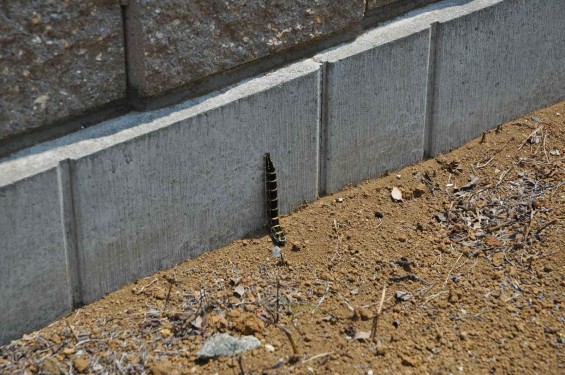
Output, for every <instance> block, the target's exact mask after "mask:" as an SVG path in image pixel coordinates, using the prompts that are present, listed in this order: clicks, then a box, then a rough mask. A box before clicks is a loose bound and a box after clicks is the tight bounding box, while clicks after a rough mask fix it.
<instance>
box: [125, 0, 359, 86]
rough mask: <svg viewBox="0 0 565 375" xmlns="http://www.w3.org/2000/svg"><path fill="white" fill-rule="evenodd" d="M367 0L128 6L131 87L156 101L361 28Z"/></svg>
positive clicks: (204, 0) (148, 0) (174, 1)
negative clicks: (258, 61)
mask: <svg viewBox="0 0 565 375" xmlns="http://www.w3.org/2000/svg"><path fill="white" fill-rule="evenodd" d="M364 11H365V0H349V1H336V0H320V1H311V0H292V1H288V0H276V1H272V0H269V1H267V0H255V1H249V2H247V3H242V2H240V1H225V0H197V1H189V2H187V1H184V0H166V1H163V0H143V1H141V0H131V1H130V4H129V6H128V10H127V20H128V21H127V35H128V41H129V42H128V51H129V55H128V59H129V66H130V73H131V85H132V88H133V89H135V90H136V91H137V92H138V94H139V95H140V96H141V97H148V96H154V95H157V94H160V93H162V92H165V91H169V90H171V89H175V88H178V87H180V86H183V85H186V84H189V83H191V82H195V81H198V80H201V79H203V78H206V77H207V76H210V75H213V74H215V73H218V72H221V71H225V70H228V69H231V68H234V67H236V66H238V65H240V64H243V63H246V62H249V61H252V60H256V59H259V58H262V57H265V56H267V55H271V54H274V53H277V52H280V51H284V50H286V49H288V48H290V47H293V46H297V45H300V44H304V43H305V42H312V41H313V40H316V39H319V38H321V37H324V36H328V35H331V34H334V33H337V32H339V31H343V30H347V29H351V28H353V27H355V25H360V24H361V21H362V19H363V14H364Z"/></svg>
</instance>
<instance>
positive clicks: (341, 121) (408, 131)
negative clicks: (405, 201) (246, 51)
mask: <svg viewBox="0 0 565 375" xmlns="http://www.w3.org/2000/svg"><path fill="white" fill-rule="evenodd" d="M428 44H429V30H428V29H427V28H426V27H419V26H417V27H416V28H415V29H414V28H412V27H408V28H398V29H397V28H382V29H376V30H374V31H372V32H369V33H367V34H366V35H364V36H363V37H362V38H360V39H359V40H358V41H356V42H354V43H352V44H350V45H347V46H344V47H341V48H337V49H336V50H334V51H332V52H329V53H327V54H322V55H320V56H319V58H320V59H321V60H322V61H323V62H324V66H325V67H326V69H325V70H324V73H325V78H324V83H325V92H326V98H325V101H324V103H325V105H326V111H325V118H323V125H322V128H323V129H324V130H323V138H324V140H323V145H322V149H323V150H324V155H325V158H324V160H323V167H322V174H324V172H325V174H324V175H323V176H322V178H321V180H322V185H323V186H324V187H325V189H324V192H325V193H332V192H335V191H337V190H339V189H341V188H342V187H344V186H345V185H346V184H348V183H356V182H359V181H362V180H364V179H366V178H370V177H375V176H378V175H379V174H382V173H383V172H385V171H386V170H393V169H397V168H400V167H402V166H405V165H407V164H411V163H414V162H416V161H418V160H420V159H421V158H422V155H423V143H424V142H423V139H424V125H425V105H426V85H427V78H426V77H427V75H426V74H427V73H426V72H427V58H428ZM393 140H394V141H393Z"/></svg>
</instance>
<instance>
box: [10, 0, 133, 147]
mask: <svg viewBox="0 0 565 375" xmlns="http://www.w3.org/2000/svg"><path fill="white" fill-rule="evenodd" d="M122 35H123V33H122V20H121V13H120V6H119V2H118V1H107V0H104V1H102V0H98V1H84V2H83V1H71V2H68V1H66V2H63V1H42V0H23V1H4V2H2V5H1V6H0V46H1V48H0V87H1V88H2V92H1V94H0V140H1V139H6V138H8V137H10V136H13V135H16V134H20V133H23V132H26V131H30V130H32V129H36V128H38V127H45V126H49V125H53V124H54V123H55V122H58V121H61V120H63V119H66V118H70V117H73V116H76V115H79V114H82V113H84V112H85V111H87V110H91V109H94V108H98V107H100V106H102V105H105V104H107V103H109V102H112V101H114V100H117V99H120V98H122V97H125V88H126V76H125V59H124V50H123V37H122Z"/></svg>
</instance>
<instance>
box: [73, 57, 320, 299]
mask: <svg viewBox="0 0 565 375" xmlns="http://www.w3.org/2000/svg"><path fill="white" fill-rule="evenodd" d="M273 74H276V75H281V76H284V77H285V78H284V80H283V81H281V82H279V83H277V84H275V85H273V84H272V83H271V82H270V80H269V79H268V77H266V78H264V79H262V80H261V81H260V82H255V83H252V84H249V85H247V87H246V88H244V89H245V90H247V91H248V92H247V93H245V95H244V96H241V97H239V98H238V99H236V100H224V99H222V98H221V96H220V97H218V98H217V99H218V100H216V101H217V102H219V103H220V104H219V105H215V106H214V107H212V108H208V109H206V110H205V111H201V112H199V111H198V110H187V111H184V112H181V113H177V114H176V118H175V119H174V120H173V121H170V123H169V124H167V125H166V126H164V127H162V128H159V129H157V130H155V131H151V132H147V133H144V134H140V135H138V136H134V137H133V138H131V139H128V140H126V141H123V142H120V143H119V144H116V145H113V146H111V147H108V148H105V149H103V150H100V151H98V152H96V153H94V154H91V155H87V156H84V157H81V158H78V159H77V160H76V161H74V162H73V171H74V173H73V186H74V192H73V194H74V199H75V200H74V202H75V213H76V219H77V248H78V263H79V264H80V274H81V282H82V293H81V294H82V301H83V302H85V303H88V302H91V301H94V300H96V299H98V298H100V297H102V296H103V295H104V294H106V293H107V292H110V291H113V290H115V289H117V288H119V287H120V286H122V285H123V284H125V283H127V282H130V281H133V280H136V279H137V278H139V277H142V276H146V275H149V274H151V273H153V272H155V271H157V270H161V269H164V268H167V267H171V266H172V265H174V264H176V263H178V262H181V261H183V260H185V259H187V258H190V257H194V256H197V255H199V254H201V253H203V252H204V251H207V250H211V249H214V248H217V247H220V246H223V245H226V244H227V243H229V242H230V241H232V240H234V239H236V238H240V237H242V236H243V235H245V234H246V233H248V232H250V231H252V230H256V229H258V228H260V227H261V226H262V225H264V224H265V223H266V211H265V206H264V182H263V175H264V159H263V157H264V154H265V153H266V152H270V153H271V155H272V157H273V160H274V162H275V163H276V167H277V169H278V173H279V176H280V178H279V182H280V184H279V190H280V194H279V199H280V203H281V207H280V208H281V211H282V212H283V213H287V212H289V211H291V210H292V209H294V208H295V207H297V206H298V205H300V204H301V203H303V202H304V201H312V200H314V199H315V198H316V196H317V190H318V189H317V174H318V170H317V168H318V157H317V152H318V147H317V145H318V117H319V105H318V99H319V82H320V79H319V66H318V64H315V63H314V62H312V61H308V62H304V63H301V64H297V65H294V66H291V67H289V68H285V69H282V70H281V71H279V72H276V73H273ZM158 121H168V118H164V119H162V120H158Z"/></svg>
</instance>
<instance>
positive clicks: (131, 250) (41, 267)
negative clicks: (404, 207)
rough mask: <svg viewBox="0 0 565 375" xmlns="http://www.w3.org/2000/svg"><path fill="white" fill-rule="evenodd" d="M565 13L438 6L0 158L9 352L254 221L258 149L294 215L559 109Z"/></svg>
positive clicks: (537, 7) (493, 0)
mask: <svg viewBox="0 0 565 375" xmlns="http://www.w3.org/2000/svg"><path fill="white" fill-rule="evenodd" d="M562 14H563V7H562V5H561V0H545V1H543V2H535V3H534V2H529V1H526V0H472V1H468V0H454V1H443V2H439V3H436V4H434V5H431V6H428V7H426V8H424V9H422V10H418V11H415V12H412V13H409V14H407V15H406V16H404V17H402V18H400V19H397V20H395V21H393V22H390V23H387V24H386V25H383V26H380V27H378V28H376V29H374V30H370V31H368V32H366V33H364V34H363V35H361V36H359V37H358V38H357V39H356V40H355V41H352V42H351V43H348V44H345V45H342V46H339V47H336V48H333V49H331V50H328V51H326V52H324V53H320V54H318V55H316V56H313V57H312V58H310V59H306V60H304V61H302V62H299V63H295V64H292V65H290V66H287V67H285V68H282V69H277V70H275V71H273V72H271V73H268V74H262V75H259V76H258V77H256V78H252V79H247V80H245V81H242V82H240V83H238V84H236V85H233V86H231V87H228V88H225V89H223V90H220V91H216V92H213V93H211V94H209V95H206V96H203V97H199V98H196V99H194V100H190V101H186V102H183V103H180V104H178V105H175V106H171V107H167V108H162V109H158V110H153V111H149V112H132V113H130V114H128V115H125V116H123V117H120V118H117V119H114V120H110V121H106V122H104V123H101V124H99V125H96V126H93V127H89V128H86V129H84V130H81V131H80V132H77V133H74V134H71V135H68V136H66V137H63V138H59V139H57V140H54V141H51V142H46V143H43V144H39V145H36V146H34V147H31V148H28V149H25V150H22V151H20V152H18V153H16V154H13V155H11V156H10V157H7V158H4V159H2V160H0V209H1V210H2V215H0V259H3V260H2V262H1V263H0V271H1V272H0V300H1V301H3V303H2V304H0V327H1V328H0V342H4V343H5V342H7V341H8V340H10V339H12V338H15V337H17V336H18V335H20V334H22V333H25V332H28V331H30V330H33V329H35V328H38V327H40V326H42V325H44V324H47V323H49V322H50V321H51V320H52V319H55V318H56V317H58V316H61V315H62V314H64V313H66V312H68V311H70V310H71V309H72V308H74V307H77V306H80V305H81V304H83V303H88V302H91V301H93V300H95V299H97V298H100V297H101V296H103V295H104V294H105V293H107V292H109V291H112V290H115V289H117V288H119V287H120V286H122V285H123V284H124V283H126V282H129V281H133V280H135V279H136V278H139V277H142V276H144V275H147V274H150V273H152V272H154V271H157V270H159V269H163V268H166V267H169V266H171V265H173V264H174V263H177V262H179V261H181V260H183V259H186V258H189V257H192V256H196V255H198V254H200V253H202V252H204V251H208V250H211V249H213V248H216V247H219V246H221V245H224V244H226V243H228V242H229V241H231V240H233V239H236V238H239V237H241V236H243V235H244V234H245V233H247V232H249V231H252V230H255V229H258V228H260V227H261V226H262V225H263V224H264V223H265V222H266V215H265V210H264V192H263V188H264V186H263V184H264V181H263V173H264V172H263V155H264V153H265V152H271V153H272V155H273V158H274V161H275V164H276V167H277V170H278V172H279V176H280V177H279V182H280V201H281V204H282V212H284V213H288V212H290V211H292V210H293V209H294V208H295V207H297V206H298V205H299V204H301V203H302V202H303V201H312V200H314V199H315V198H316V196H317V195H319V194H324V193H331V192H334V191H337V190H339V189H340V188H342V187H343V186H344V185H345V184H347V183H356V182H360V181H362V180H364V179H366V178H370V177H374V176H377V175H379V174H380V173H382V172H384V171H385V170H388V169H395V168H400V167H402V166H404V165H406V164H409V163H413V162H416V161H418V160H420V159H422V158H423V157H424V155H435V154H436V153H437V152H440V151H444V150H447V149H448V148H451V147H456V146H458V145H460V144H462V143H464V142H466V141H468V140H469V139H470V138H471V137H474V136H476V135H479V134H480V133H481V132H482V131H483V130H485V129H488V128H492V127H495V126H496V125H497V124H498V123H499V122H501V121H504V120H507V119H509V118H511V117H514V116H518V115H521V114H523V113H527V112H529V111H532V110H534V109H536V108H539V107H541V106H545V105H549V104H552V103H554V102H557V101H560V100H564V99H565V86H564V82H565V60H564V59H563V58H562V57H561V56H565V46H564V44H563V36H564V35H565V32H564V30H563V23H562V22H561V20H562V19H563V17H562ZM541 19H543V21H544V22H541ZM499 22H500V23H501V25H498V23H499ZM512 30H514V31H512ZM495 34H496V37H495V36H494V35H495ZM534 51H538V52H539V53H538V54H536V53H534ZM523 53H527V56H526V57H527V58H520V57H521V56H522V54H523ZM507 66H509V67H510V68H506V67H507ZM550 77H551V78H553V79H550ZM483 87H484V88H483ZM4 301H7V303H5V302H4ZM30 301H33V304H34V309H31V310H30V309H26V307H27V306H29V303H30Z"/></svg>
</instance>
